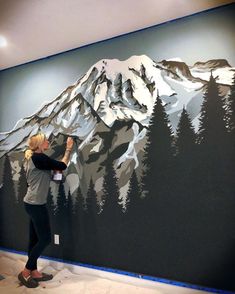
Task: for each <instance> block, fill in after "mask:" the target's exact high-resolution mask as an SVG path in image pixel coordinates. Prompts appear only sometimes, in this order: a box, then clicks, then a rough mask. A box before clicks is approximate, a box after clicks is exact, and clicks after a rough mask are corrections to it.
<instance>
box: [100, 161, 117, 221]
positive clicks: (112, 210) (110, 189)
mask: <svg viewBox="0 0 235 294" xmlns="http://www.w3.org/2000/svg"><path fill="white" fill-rule="evenodd" d="M103 199H104V205H103V211H102V213H101V214H102V215H103V217H107V221H108V219H110V217H111V218H112V219H113V221H114V222H115V223H116V222H117V221H118V219H119V218H120V216H121V215H122V209H121V205H120V204H119V187H118V184H117V177H116V173H115V170H114V166H113V162H111V160H109V161H108V162H107V165H106V170H105V176H104V182H103Z"/></svg>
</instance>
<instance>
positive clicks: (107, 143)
mask: <svg viewBox="0 0 235 294" xmlns="http://www.w3.org/2000/svg"><path fill="white" fill-rule="evenodd" d="M234 72H235V68H233V67H231V66H230V65H229V63H228V62H227V61H226V60H223V59H218V60H209V61H207V62H196V63H195V64H194V65H193V66H188V65H187V64H186V63H185V62H183V61H182V60H180V59H178V58H176V59H170V60H162V61H159V62H157V61H154V60H152V59H151V58H149V57H147V56H146V55H142V56H132V57H130V58H129V59H127V60H124V61H120V60H117V59H112V60H108V59H103V60H100V61H99V62H97V63H96V64H94V65H93V66H92V67H91V68H90V69H89V70H88V72H87V73H85V74H84V75H83V76H82V77H81V78H80V79H79V80H78V81H77V82H76V83H74V84H73V85H70V86H68V87H67V89H65V90H64V91H63V92H62V93H61V94H59V95H58V96H57V97H56V98H55V99H54V100H52V101H50V102H48V103H45V104H44V105H43V106H42V107H41V109H39V111H37V112H36V113H34V114H32V115H31V116H29V117H26V118H23V119H21V120H20V121H18V122H17V123H16V125H15V127H14V129H13V130H12V131H10V132H5V133H0V157H1V158H2V157H3V156H4V155H7V154H8V155H9V156H10V158H11V165H12V168H13V173H14V175H13V179H14V180H15V181H17V180H18V178H19V172H20V169H21V162H22V158H23V151H24V150H25V148H26V144H27V139H28V138H29V136H31V135H33V134H35V133H37V132H38V131H42V132H43V133H45V134H46V135H47V137H48V138H49V139H50V141H51V151H50V153H49V155H52V156H54V157H57V158H58V156H61V154H62V151H63V144H64V142H65V137H66V136H68V135H69V136H73V137H74V138H75V141H76V146H75V148H74V150H73V155H72V159H71V163H70V167H69V169H68V171H67V183H68V185H69V187H70V190H71V191H72V192H74V191H76V189H77V188H78V187H79V186H80V187H81V189H82V191H83V193H84V194H86V192H87V189H88V184H89V181H90V179H91V178H92V179H93V181H94V183H95V190H96V192H97V193H98V195H101V194H102V193H101V191H102V183H103V175H104V166H105V163H106V161H107V158H108V157H109V158H110V157H111V158H112V160H114V162H115V167H116V171H117V176H118V179H119V180H118V186H119V188H120V189H121V191H122V193H121V195H122V197H123V198H124V200H123V201H124V202H123V203H125V194H126V192H127V189H128V183H129V179H130V176H131V174H132V172H133V169H136V171H137V174H138V175H139V176H141V174H142V170H143V166H142V157H143V154H144V146H145V145H146V133H147V130H148V126H149V122H150V119H151V115H152V113H153V108H154V104H155V102H156V98H157V97H160V99H161V101H162V103H163V105H164V107H165V110H166V113H167V114H168V116H169V121H170V124H171V126H172V128H173V131H175V130H176V127H177V125H178V122H179V117H180V114H181V111H182V109H183V108H185V109H186V110H187V111H188V113H189V115H190V118H191V120H192V123H193V126H194V128H195V129H196V130H197V128H198V123H199V120H198V118H199V116H200V110H201V104H202V101H203V95H204V92H205V87H206V85H207V83H208V80H209V78H210V75H211V74H212V75H213V76H214V77H215V78H216V82H217V84H218V85H219V87H220V91H221V92H222V93H223V96H225V97H226V96H227V95H228V93H229V89H230V86H231V84H232V79H233V75H234ZM1 172H2V171H1Z"/></svg>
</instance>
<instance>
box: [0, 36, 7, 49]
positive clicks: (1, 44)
mask: <svg viewBox="0 0 235 294" xmlns="http://www.w3.org/2000/svg"><path fill="white" fill-rule="evenodd" d="M6 46H7V40H6V38H4V37H3V36H0V47H6Z"/></svg>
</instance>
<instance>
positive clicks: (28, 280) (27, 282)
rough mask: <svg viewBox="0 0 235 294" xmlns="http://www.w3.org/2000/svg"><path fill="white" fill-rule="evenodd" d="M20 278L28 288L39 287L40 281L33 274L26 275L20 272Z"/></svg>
mask: <svg viewBox="0 0 235 294" xmlns="http://www.w3.org/2000/svg"><path fill="white" fill-rule="evenodd" d="M18 279H19V281H20V282H21V283H22V284H23V285H24V286H25V287H27V288H37V287H38V285H39V284H38V281H35V280H34V279H33V278H32V277H31V276H28V277H27V278H26V277H24V276H23V274H22V272H21V273H19V275H18Z"/></svg>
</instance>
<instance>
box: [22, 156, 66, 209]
mask: <svg viewBox="0 0 235 294" xmlns="http://www.w3.org/2000/svg"><path fill="white" fill-rule="evenodd" d="M66 168H67V166H66V164H65V163H63V162H61V161H57V160H54V159H52V158H50V157H48V156H47V155H45V154H43V153H34V154H33V156H32V157H31V158H30V159H29V160H28V161H27V169H26V179H27V184H28V189H27V193H26V195H25V197H24V202H26V203H28V204H34V205H42V204H46V202H47V195H48V191H49V187H50V180H51V170H65V169H66Z"/></svg>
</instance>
